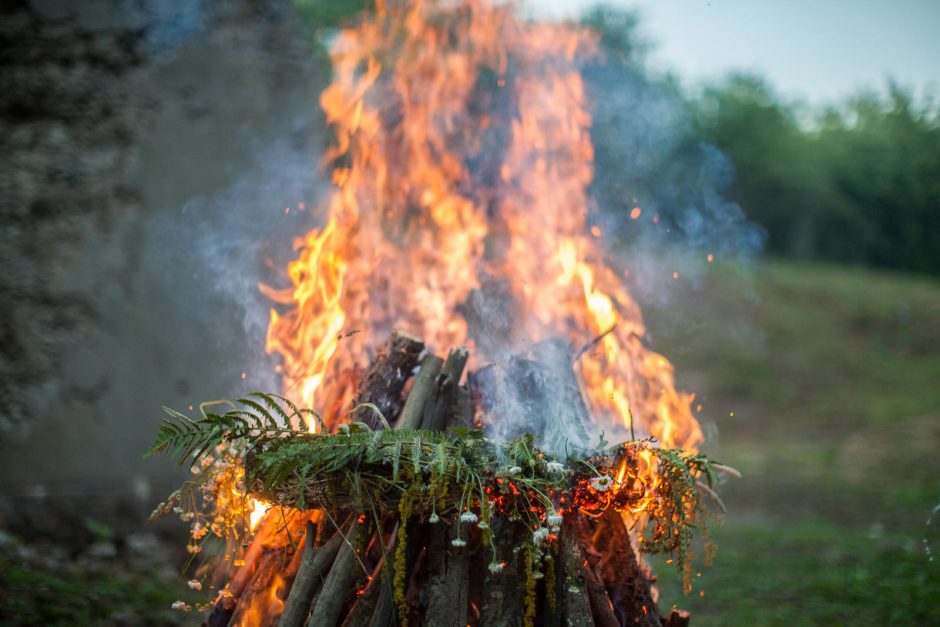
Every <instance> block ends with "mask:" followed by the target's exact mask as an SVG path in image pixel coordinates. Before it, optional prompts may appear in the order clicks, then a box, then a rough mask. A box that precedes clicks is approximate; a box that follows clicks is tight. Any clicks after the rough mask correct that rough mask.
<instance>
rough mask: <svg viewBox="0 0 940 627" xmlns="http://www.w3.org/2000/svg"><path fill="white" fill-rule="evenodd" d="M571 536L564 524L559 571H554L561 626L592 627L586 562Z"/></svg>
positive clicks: (568, 527) (567, 526) (575, 539)
mask: <svg viewBox="0 0 940 627" xmlns="http://www.w3.org/2000/svg"><path fill="white" fill-rule="evenodd" d="M573 536H574V532H573V531H572V530H571V528H570V526H569V525H567V524H566V526H565V531H564V532H563V533H562V536H561V549H560V551H559V555H558V564H557V566H558V569H559V570H558V571H556V572H558V574H557V575H556V577H557V581H558V583H559V586H558V587H559V588H560V589H561V594H560V595H559V596H558V599H559V602H560V603H561V614H562V617H563V623H562V624H563V625H565V626H566V627H594V619H593V614H592V612H591V602H590V600H589V599H588V591H587V581H586V578H585V573H584V565H585V563H586V560H585V559H584V555H583V554H582V552H581V550H580V549H579V548H578V544H577V538H575V537H573ZM559 575H560V576H559Z"/></svg>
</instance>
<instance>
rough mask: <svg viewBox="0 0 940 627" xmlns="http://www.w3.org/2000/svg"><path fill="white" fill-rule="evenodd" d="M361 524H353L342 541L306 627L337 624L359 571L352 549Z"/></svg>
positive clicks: (330, 626) (329, 626) (328, 626)
mask: <svg viewBox="0 0 940 627" xmlns="http://www.w3.org/2000/svg"><path fill="white" fill-rule="evenodd" d="M361 527H363V525H362V524H360V523H359V522H358V521H356V522H353V524H352V528H351V529H350V530H349V533H347V534H346V538H344V539H343V541H342V543H341V545H340V547H339V552H338V553H337V555H336V560H335V561H334V562H333V567H332V568H330V572H329V574H328V575H327V576H326V579H325V580H324V582H323V588H322V589H321V590H320V596H319V598H318V599H317V603H316V606H315V607H314V608H313V612H312V613H311V615H310V620H309V621H308V622H307V625H311V626H314V627H333V625H336V624H338V623H339V619H340V615H341V614H342V611H343V605H344V604H345V602H346V598H347V597H348V596H349V594H350V593H351V592H352V589H353V584H355V582H356V574H357V571H358V570H359V569H360V565H359V559H358V557H357V556H356V550H355V548H354V546H355V543H356V538H357V536H358V535H359V533H360V531H361Z"/></svg>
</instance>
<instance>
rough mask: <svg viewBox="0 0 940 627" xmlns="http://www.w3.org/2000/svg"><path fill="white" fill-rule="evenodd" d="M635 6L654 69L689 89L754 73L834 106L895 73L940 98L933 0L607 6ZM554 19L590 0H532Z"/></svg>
mask: <svg viewBox="0 0 940 627" xmlns="http://www.w3.org/2000/svg"><path fill="white" fill-rule="evenodd" d="M608 2H609V3H611V4H621V5H624V6H628V7H636V8H638V9H639V10H640V13H641V15H642V17H643V20H642V28H643V31H644V32H645V33H646V34H647V36H648V37H649V38H650V39H652V40H653V41H654V42H655V43H656V49H655V50H654V51H653V54H652V56H651V59H650V60H651V62H652V63H653V64H654V66H655V67H658V68H663V69H671V70H674V71H675V72H676V73H677V74H678V75H679V77H680V78H681V79H682V81H683V83H685V84H687V85H690V86H694V85H695V84H696V83H698V82H700V81H701V80H703V79H712V78H715V77H717V76H721V75H722V74H724V73H726V72H728V71H730V70H736V69H743V70H757V71H759V72H761V73H763V74H764V75H765V76H767V77H768V78H769V79H770V81H771V83H772V84H773V85H774V86H775V87H776V88H777V89H778V90H780V92H781V93H783V94H784V95H785V96H788V97H795V98H803V99H806V100H808V101H810V102H813V103H826V102H833V101H835V100H837V99H839V98H840V97H842V96H845V95H848V94H852V93H855V92H857V91H858V90H859V89H861V88H865V87H868V88H878V89H881V88H883V86H884V85H885V78H886V77H887V76H892V77H894V78H895V79H896V80H898V81H899V82H900V83H901V84H902V85H904V86H907V87H912V88H914V90H915V93H917V94H918V95H920V96H923V95H926V94H927V93H932V94H934V95H936V96H938V97H940V0H895V1H890V0H608ZM529 4H530V6H537V7H538V8H539V10H544V11H548V12H552V13H556V14H571V13H576V12H578V11H580V10H582V9H584V8H585V7H587V6H590V5H592V4H594V3H593V2H591V1H588V0H529Z"/></svg>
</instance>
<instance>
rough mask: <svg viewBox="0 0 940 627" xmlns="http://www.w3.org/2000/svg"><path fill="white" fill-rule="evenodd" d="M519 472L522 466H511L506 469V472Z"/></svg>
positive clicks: (516, 473) (515, 473) (512, 473)
mask: <svg viewBox="0 0 940 627" xmlns="http://www.w3.org/2000/svg"><path fill="white" fill-rule="evenodd" d="M520 472H522V468H520V467H519V466H512V467H510V468H509V470H507V471H506V474H510V475H518V474H519V473H520Z"/></svg>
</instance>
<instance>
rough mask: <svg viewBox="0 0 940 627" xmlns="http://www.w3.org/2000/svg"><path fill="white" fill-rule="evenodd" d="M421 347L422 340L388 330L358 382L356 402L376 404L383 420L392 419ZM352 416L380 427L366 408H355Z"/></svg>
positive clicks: (380, 423)
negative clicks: (384, 339) (387, 334)
mask: <svg viewBox="0 0 940 627" xmlns="http://www.w3.org/2000/svg"><path fill="white" fill-rule="evenodd" d="M423 350H424V342H422V341H421V340H420V339H418V338H416V337H414V336H413V335H409V334H408V333H405V332H404V331H398V330H396V331H392V335H391V337H390V338H389V339H388V342H386V343H385V344H384V345H383V346H382V348H381V349H379V353H378V355H376V357H375V359H374V360H373V361H372V364H371V365H370V366H369V369H368V370H367V371H366V373H365V375H364V376H363V378H362V380H361V381H360V383H359V391H358V393H357V395H356V405H357V406H359V405H362V404H363V403H371V404H373V405H375V406H376V407H378V409H379V411H380V412H382V416H384V418H385V420H386V421H388V422H389V423H391V422H392V421H394V420H395V417H396V416H398V413H399V412H400V411H401V408H402V399H401V394H402V390H404V388H405V382H406V381H407V380H408V378H409V377H411V373H412V371H413V370H414V369H415V366H417V365H418V357H419V356H420V354H421V352H422V351H423ZM352 419H353V420H359V421H361V422H364V423H366V424H368V425H369V427H371V428H372V429H373V430H376V429H379V428H381V427H382V421H381V420H380V419H379V417H378V416H376V415H375V412H374V411H373V410H372V409H370V408H367V407H362V408H360V409H358V410H357V411H356V413H355V415H354V416H352Z"/></svg>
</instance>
